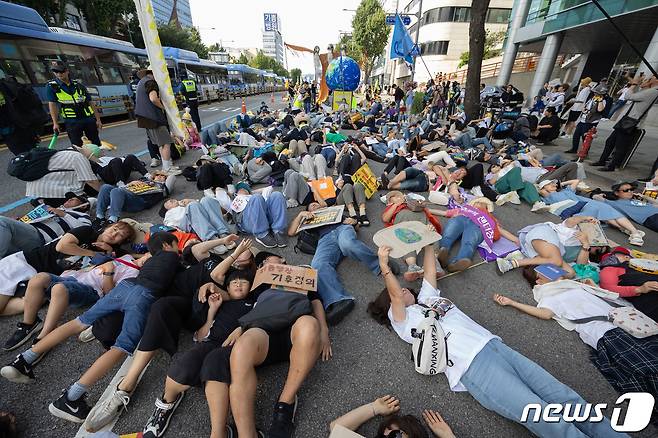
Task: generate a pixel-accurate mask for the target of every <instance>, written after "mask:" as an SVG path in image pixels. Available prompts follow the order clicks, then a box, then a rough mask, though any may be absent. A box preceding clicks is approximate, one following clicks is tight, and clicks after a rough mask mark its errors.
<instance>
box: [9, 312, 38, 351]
mask: <svg viewBox="0 0 658 438" xmlns="http://www.w3.org/2000/svg"><path fill="white" fill-rule="evenodd" d="M16 325H17V327H18V328H17V329H16V331H15V332H14V334H13V335H11V337H10V338H9V339H7V342H5V346H4V347H3V348H4V350H5V351H11V350H14V349H16V348H18V347H20V346H21V345H23V344H24V343H26V342H27V341H28V340H29V339H30V336H32V335H33V334H34V333H36V332H37V331H38V330H41V328H42V327H43V321H41V319H40V318H39V317H38V316H37V319H36V321H34V324H25V323H24V322H19V323H18V324H16Z"/></svg>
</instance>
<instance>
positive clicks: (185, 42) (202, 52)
mask: <svg viewBox="0 0 658 438" xmlns="http://www.w3.org/2000/svg"><path fill="white" fill-rule="evenodd" d="M158 33H159V34H160V42H161V43H162V45H163V46H170V47H178V48H180V49H185V50H191V51H193V52H196V53H197V55H199V58H202V59H206V58H208V47H206V45H205V44H203V42H201V36H200V35H199V31H198V29H197V28H195V27H191V28H182V29H181V28H179V27H178V26H176V25H175V24H161V25H159V26H158Z"/></svg>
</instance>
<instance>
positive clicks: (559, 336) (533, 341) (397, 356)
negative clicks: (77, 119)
mask: <svg viewBox="0 0 658 438" xmlns="http://www.w3.org/2000/svg"><path fill="white" fill-rule="evenodd" d="M266 97H267V102H268V104H269V97H270V96H269V95H268V96H266ZM265 99H266V98H265V97H261V96H254V97H250V98H249V99H248V100H247V106H248V107H249V108H251V107H256V106H258V105H259V103H260V101H261V100H265ZM276 102H277V103H276V105H277V106H280V105H282V102H281V99H280V95H277V97H276ZM239 106H240V103H239V101H230V102H222V103H220V104H215V105H212V106H204V107H202V109H201V117H202V119H203V122H204V123H205V124H208V123H210V122H213V121H216V120H220V119H222V118H225V117H229V116H234V115H235V114H237V112H239ZM226 108H229V110H228V111H225V110H226ZM102 137H103V139H104V140H107V141H110V142H112V143H114V144H116V145H118V146H119V149H118V153H121V154H125V153H129V152H132V153H134V152H137V151H141V150H143V149H144V148H145V145H144V138H145V136H144V133H143V131H142V130H139V129H138V128H137V127H136V126H135V124H134V123H127V124H123V125H121V126H117V127H113V128H106V129H105V130H104V131H103V133H102ZM60 141H63V140H60ZM564 146H565V145H564V144H561V143H560V145H559V146H555V147H547V152H557V151H561V150H563V149H564ZM8 155H9V154H8V152H3V153H1V154H0V167H1V166H4V165H5V163H6V161H7V159H8ZM198 155H199V152H190V153H188V154H187V155H186V156H185V157H184V158H183V160H182V162H181V163H179V165H180V164H182V165H184V164H185V163H191V162H193V161H194V160H195V159H196V157H197V156H198ZM370 164H371V166H372V168H373V170H374V171H375V172H376V173H377V174H379V173H380V172H381V169H382V165H380V164H377V163H370ZM639 176H642V175H638V177H639ZM3 181H4V183H5V184H4V190H3V191H2V192H1V193H0V201H1V202H0V204H7V203H10V202H12V201H15V200H17V199H20V198H22V197H23V195H24V184H23V183H21V182H20V181H17V180H14V179H10V178H9V177H6V176H5V177H4V180H3ZM588 182H589V184H590V185H591V186H592V187H594V186H597V185H599V184H609V181H604V180H600V179H599V180H596V179H591V180H588ZM176 189H177V192H176V193H175V196H176V197H179V198H184V197H199V196H200V193H199V192H198V191H197V190H196V187H195V186H194V185H193V183H187V182H185V181H182V182H181V183H180V184H177V187H176ZM382 209H383V204H382V203H381V202H380V201H379V200H378V199H377V198H376V197H373V199H371V200H370V201H369V202H368V216H369V217H370V219H371V222H372V225H371V226H370V227H369V228H364V229H362V230H361V231H359V237H360V238H361V239H362V240H363V241H365V242H366V243H367V244H368V245H369V246H371V247H373V248H374V245H373V243H372V236H373V234H374V232H376V231H377V230H378V229H379V228H381V226H380V223H381V222H380V219H379V217H380V215H381V212H382ZM298 211H299V208H296V209H291V210H289V211H288V217H289V218H292V217H293V216H294V215H296V214H297V212H298ZM19 212H21V209H20V208H19V209H15V210H12V211H10V212H9V213H7V214H8V215H11V216H15V215H17V214H18V213H19ZM495 215H496V217H497V218H498V219H499V220H500V221H501V222H502V224H503V225H504V226H505V228H507V229H508V230H510V231H512V232H515V231H517V230H519V229H521V228H522V227H524V226H526V225H528V224H531V223H536V222H540V221H553V222H557V218H556V217H555V216H552V215H550V214H548V213H540V214H535V213H531V212H530V209H529V208H528V207H527V206H525V205H519V206H517V205H510V204H507V205H505V206H503V207H500V208H497V209H496V212H495ZM136 217H137V218H138V219H141V220H147V221H157V219H158V217H157V209H155V208H154V209H151V210H148V211H146V212H142V213H140V214H139V215H137V216H136ZM647 231H648V230H647ZM606 233H607V234H608V237H609V238H611V239H613V240H615V241H618V242H620V243H626V238H625V236H624V235H622V234H621V233H619V232H618V231H616V230H611V229H609V228H608V229H607V230H606ZM645 239H646V240H645V241H646V243H645V247H644V248H645V250H648V251H651V252H654V253H655V252H656V251H658V239H657V238H656V235H655V233H653V232H650V231H648V232H647V237H646V238H645ZM293 245H294V240H291V241H290V242H289V245H288V247H287V248H284V249H283V250H281V253H282V254H283V256H284V257H285V258H286V260H287V261H288V263H290V264H307V263H310V259H311V257H310V256H308V255H305V254H301V253H300V254H296V253H295V252H294V251H293V250H292V246H293ZM338 272H339V275H340V277H341V279H342V281H343V282H344V284H345V285H346V287H347V289H348V290H349V291H351V292H352V293H353V295H354V296H355V297H356V308H355V310H354V311H353V312H352V313H351V314H350V315H348V316H347V317H346V318H345V320H343V322H341V323H340V324H339V325H338V326H337V327H333V328H331V331H330V334H331V340H332V345H333V353H334V357H333V358H332V359H331V360H330V361H328V362H325V363H322V362H318V363H317V365H316V366H315V368H314V369H313V371H312V372H311V374H310V376H309V377H308V379H307V380H306V382H305V384H304V386H303V387H302V389H301V391H300V393H299V401H300V404H299V409H298V412H297V426H296V437H298V438H309V437H326V436H328V424H329V422H330V421H331V420H332V419H334V418H336V417H338V416H339V415H341V414H342V413H344V412H346V411H348V410H350V409H351V408H354V407H356V406H358V405H360V404H363V403H367V402H370V401H372V400H374V399H375V398H376V397H378V396H381V395H384V394H394V395H396V396H397V397H399V398H400V400H401V405H402V413H405V414H415V415H419V416H420V413H421V411H422V409H425V408H431V409H436V410H438V411H440V412H441V414H442V415H443V417H444V418H445V419H446V421H447V422H448V423H449V424H450V425H451V426H452V428H453V431H454V432H455V434H456V435H457V436H460V437H485V436H486V437H526V436H531V434H530V433H529V432H528V431H527V430H526V429H525V428H523V427H522V426H520V425H518V424H516V423H513V422H511V421H509V420H506V419H504V418H502V417H500V416H498V415H496V414H494V413H492V412H490V411H488V410H486V409H485V408H483V407H481V406H480V405H479V404H478V403H477V402H476V401H475V400H474V399H473V398H472V397H471V396H470V395H469V394H468V393H466V392H460V393H454V392H452V391H450V389H449V387H448V384H447V381H446V379H445V377H444V376H434V377H430V376H422V375H420V374H417V373H416V372H415V371H414V369H413V365H412V363H411V361H410V354H411V351H410V347H409V346H408V345H407V344H405V343H404V342H403V341H401V340H400V339H399V338H398V337H397V336H396V335H395V333H393V332H391V331H389V330H387V329H385V328H383V327H382V326H380V325H378V324H377V323H375V322H374V321H372V320H371V319H370V318H369V317H368V315H367V313H366V306H367V303H368V302H369V301H370V300H372V299H373V298H374V297H375V296H376V295H377V294H378V293H379V292H380V291H381V290H382V287H383V282H382V281H381V279H380V278H373V276H372V274H371V273H370V272H369V271H368V269H367V268H366V267H365V266H363V265H361V264H359V263H356V262H354V261H352V260H345V261H343V262H342V263H341V265H340V268H339V270H338ZM415 287H418V284H416V285H415ZM439 287H440V288H441V290H442V293H443V294H444V295H445V296H446V297H448V298H450V299H451V300H453V301H454V302H455V303H456V304H457V305H458V306H459V307H460V308H461V309H462V310H463V311H464V312H465V313H466V314H468V315H469V316H470V317H472V318H473V319H474V320H475V321H477V322H478V323H480V324H481V325H483V326H484V327H486V328H487V329H489V330H490V331H492V332H493V333H494V334H497V335H498V336H500V337H501V338H502V339H503V341H504V342H505V343H507V344H508V345H509V346H511V347H512V348H514V349H516V350H517V351H519V352H520V353H522V354H524V355H526V356H527V357H528V358H530V359H532V360H534V361H536V362H537V363H538V364H540V365H541V366H543V367H544V368H545V369H546V370H548V371H549V372H550V373H551V374H553V375H554V376H555V377H556V378H558V379H559V380H560V381H562V382H564V383H565V384H567V385H569V386H571V387H572V388H574V389H575V390H576V391H577V392H579V393H580V394H581V395H582V396H583V397H584V398H585V399H586V400H587V401H588V402H590V403H607V404H608V406H612V405H613V404H614V403H615V401H616V399H617V397H618V394H617V393H616V392H615V391H614V390H613V388H612V387H611V386H610V385H609V384H608V383H607V381H606V380H605V379H604V378H603V376H602V375H601V374H600V373H599V372H598V370H597V369H596V368H595V367H594V365H592V364H591V363H590V361H589V354H590V350H589V347H587V346H586V345H585V344H584V343H583V342H582V341H581V340H580V339H579V337H578V335H577V334H576V333H575V332H567V331H566V330H564V329H562V328H561V327H560V326H559V325H558V324H557V323H556V322H554V321H541V320H538V319H535V318H532V317H530V316H526V315H522V314H520V313H518V312H516V311H514V310H513V309H509V308H501V307H499V306H497V305H495V304H494V303H493V301H492V299H491V296H492V295H493V294H494V293H498V292H502V293H505V294H507V295H509V296H511V297H512V298H514V299H516V300H520V301H522V302H525V303H528V304H533V305H534V304H535V303H534V301H533V299H532V295H531V290H530V288H529V287H528V285H527V284H526V283H525V281H524V280H523V279H522V277H521V274H520V272H518V270H517V271H513V272H510V273H508V274H506V275H505V276H502V277H500V276H498V275H496V272H495V266H494V265H493V264H485V265H482V266H478V267H475V268H473V269H471V270H468V271H466V272H463V273H461V274H458V275H454V276H451V277H448V278H446V279H443V280H441V281H440V282H439ZM44 312H45V309H43V310H42V311H41V316H42V317H43V315H44ZM78 313H79V312H78V311H69V312H67V314H66V319H71V318H74V317H75V316H76V315H77V314H78ZM18 321H19V318H18V317H9V318H2V319H0V333H2V336H1V338H2V339H0V341H1V342H2V343H4V340H5V339H6V338H7V337H8V336H10V334H11V333H12V332H13V330H14V326H15V324H16V322H18ZM181 339H182V341H181V345H180V348H179V351H181V352H182V351H185V350H187V349H188V348H189V347H190V346H191V344H192V341H191V339H192V335H191V334H190V333H184V334H183V335H182V336H181ZM19 351H22V350H19ZM102 351H103V350H102V347H101V346H100V344H99V343H98V342H92V343H89V344H81V343H80V342H79V341H78V340H77V338H74V339H71V340H69V341H68V342H66V343H64V344H63V345H60V346H59V347H57V348H56V349H55V350H53V351H52V352H51V353H50V354H49V355H48V356H47V357H46V358H45V359H44V360H43V361H42V362H41V363H40V364H39V365H38V366H37V367H36V369H35V373H36V377H37V381H36V382H35V383H33V384H30V385H23V386H21V385H16V384H12V383H9V382H7V381H6V380H4V379H0V394H1V395H0V410H10V411H13V412H15V413H16V415H17V417H18V423H19V427H20V429H21V432H22V436H24V437H73V436H75V435H76V433H78V429H79V425H76V424H73V423H69V422H66V421H64V420H60V419H57V418H55V417H52V416H51V415H50V414H49V412H48V404H49V403H50V402H51V401H53V400H55V399H56V398H57V397H58V396H59V394H60V391H61V390H62V388H65V387H67V386H68V385H69V384H70V383H72V382H74V381H75V380H76V379H77V378H78V377H79V376H80V375H81V374H82V373H83V372H84V371H85V370H86V369H87V367H88V366H89V365H90V364H91V363H92V362H93V360H94V359H95V358H96V357H97V355H99V354H100V353H102ZM15 354H16V353H15V352H12V353H7V352H0V361H1V362H2V363H3V364H5V363H9V362H10V361H11V360H12V359H13V357H14V355H15ZM170 363H171V359H170V358H169V357H168V356H167V355H166V354H164V353H163V354H160V355H159V356H157V357H156V359H154V360H153V361H152V363H151V365H150V367H149V368H148V369H147V370H146V372H145V374H144V376H143V379H142V381H141V383H140V385H139V387H138V389H137V390H136V392H135V393H134V395H133V398H132V401H131V403H130V405H129V407H128V410H127V412H124V413H123V414H122V416H121V418H120V419H119V421H118V422H117V423H116V425H115V426H114V431H115V432H117V433H119V434H122V433H131V432H137V431H140V430H141V429H142V427H143V426H144V424H145V422H146V420H147V419H148V417H149V415H150V414H151V412H152V410H153V402H154V400H155V399H156V397H158V396H160V395H161V393H162V389H163V386H164V378H165V375H166V371H167V367H168V366H169V364H170ZM118 368H119V367H117V368H116V369H115V370H114V371H113V372H112V373H110V374H109V375H108V376H107V377H106V378H104V379H103V380H102V381H101V382H99V383H98V384H97V385H96V386H94V387H93V388H91V391H90V394H89V397H88V401H89V402H90V403H95V402H96V400H97V399H98V398H99V397H100V396H101V394H102V393H103V392H104V391H105V389H106V388H107V386H108V384H109V383H110V381H111V380H112V378H113V377H114V375H115V373H116V370H118ZM286 373H287V364H279V365H276V366H270V367H267V368H264V369H261V370H259V373H258V374H259V386H258V395H257V399H256V400H257V410H256V412H257V424H258V426H259V427H260V428H263V429H267V428H268V427H269V422H270V417H271V413H272V407H273V405H274V403H275V401H276V399H277V396H278V394H279V392H280V391H281V389H282V387H283V383H284V381H285V377H286ZM494 390H495V388H494ZM609 412H610V411H609V410H608V415H609ZM376 426H377V422H376V421H375V420H373V421H370V422H369V423H367V424H366V425H365V426H364V427H363V428H362V429H361V430H360V432H361V433H362V434H363V435H365V436H374V435H375V431H376ZM209 432H210V421H209V415H208V408H207V405H206V402H205V397H204V394H203V392H202V390H200V389H198V388H193V389H191V390H190V391H188V393H187V394H186V396H185V399H184V400H183V402H182V403H181V405H180V407H179V408H178V411H177V412H176V414H175V416H174V418H173V419H172V421H171V424H170V427H169V430H168V432H167V434H166V436H168V437H181V436H188V437H202V436H207V435H208V434H209ZM657 433H658V431H657V430H656V429H655V428H653V427H650V428H649V429H647V430H645V431H643V432H641V433H638V434H635V436H642V437H650V436H656V435H657Z"/></svg>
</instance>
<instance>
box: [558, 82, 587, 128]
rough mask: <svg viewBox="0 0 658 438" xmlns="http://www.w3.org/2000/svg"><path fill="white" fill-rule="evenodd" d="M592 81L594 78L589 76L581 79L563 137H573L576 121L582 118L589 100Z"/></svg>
mask: <svg viewBox="0 0 658 438" xmlns="http://www.w3.org/2000/svg"><path fill="white" fill-rule="evenodd" d="M591 83H592V78H590V77H587V78H583V79H581V80H580V88H579V89H578V94H576V100H575V101H574V103H573V105H572V106H571V109H570V110H569V118H568V119H567V124H566V125H565V127H564V132H563V133H562V138H571V135H572V134H573V131H574V129H575V126H576V123H577V122H578V119H579V118H580V115H581V113H582V112H583V109H584V108H585V102H587V101H588V100H589V96H590V94H591V91H592V89H591V88H590V84H591Z"/></svg>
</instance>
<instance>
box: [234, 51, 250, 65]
mask: <svg viewBox="0 0 658 438" xmlns="http://www.w3.org/2000/svg"><path fill="white" fill-rule="evenodd" d="M235 63H236V64H249V58H247V55H245V54H244V52H243V53H240V57H239V58H238V59H237V60H236V62H235Z"/></svg>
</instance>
